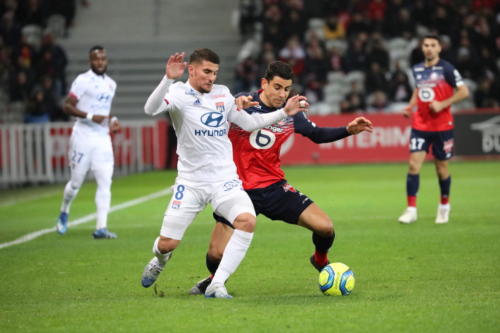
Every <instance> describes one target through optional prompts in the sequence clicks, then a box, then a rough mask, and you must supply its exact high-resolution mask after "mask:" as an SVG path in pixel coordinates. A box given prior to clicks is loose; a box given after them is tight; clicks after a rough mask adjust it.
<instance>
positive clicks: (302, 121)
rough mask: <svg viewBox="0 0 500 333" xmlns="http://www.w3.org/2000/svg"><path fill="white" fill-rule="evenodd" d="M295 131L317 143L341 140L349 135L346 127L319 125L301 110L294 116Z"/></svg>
mask: <svg viewBox="0 0 500 333" xmlns="http://www.w3.org/2000/svg"><path fill="white" fill-rule="evenodd" d="M293 122H294V127H295V133H299V134H301V135H303V136H305V137H307V138H309V139H311V140H312V141H313V142H315V143H325V142H333V141H337V140H341V139H343V138H345V137H347V136H349V135H350V134H349V132H348V131H347V129H346V128H345V127H318V126H316V124H315V123H313V122H312V121H310V120H309V119H307V118H306V116H305V115H304V114H303V113H302V112H300V113H297V114H296V115H295V116H294V117H293Z"/></svg>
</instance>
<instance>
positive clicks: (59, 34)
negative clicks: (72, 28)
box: [47, 14, 66, 38]
mask: <svg viewBox="0 0 500 333" xmlns="http://www.w3.org/2000/svg"><path fill="white" fill-rule="evenodd" d="M47 30H48V31H49V32H51V33H52V35H53V36H54V37H55V38H63V37H65V35H66V19H65V18H64V16H62V15H59V14H54V15H51V16H50V17H49V18H48V20H47Z"/></svg>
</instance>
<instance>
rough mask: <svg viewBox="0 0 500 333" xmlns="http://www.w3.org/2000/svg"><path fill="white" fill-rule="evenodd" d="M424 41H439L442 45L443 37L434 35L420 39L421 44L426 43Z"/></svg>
mask: <svg viewBox="0 0 500 333" xmlns="http://www.w3.org/2000/svg"><path fill="white" fill-rule="evenodd" d="M424 39H435V40H437V42H438V43H439V45H441V37H439V36H438V35H433V34H429V35H425V36H423V37H422V38H421V39H420V44H422V43H423V42H424Z"/></svg>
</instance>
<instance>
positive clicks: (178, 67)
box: [144, 52, 187, 116]
mask: <svg viewBox="0 0 500 333" xmlns="http://www.w3.org/2000/svg"><path fill="white" fill-rule="evenodd" d="M184 56H185V53H184V52H181V53H174V54H172V55H171V56H170V57H169V58H168V60H167V63H166V64H165V76H163V79H162V80H161V82H160V84H159V85H158V86H157V87H156V88H155V90H153V92H152V93H151V95H149V97H148V99H147V100H146V104H145V105H144V112H145V113H146V114H149V115H151V116H154V115H156V114H158V113H161V112H163V111H166V110H167V109H166V107H165V104H164V103H163V98H164V97H165V95H166V94H167V92H168V89H169V87H170V85H171V84H172V83H173V80H175V79H178V78H180V77H181V76H182V74H184V70H185V69H186V67H187V63H186V62H185V61H184Z"/></svg>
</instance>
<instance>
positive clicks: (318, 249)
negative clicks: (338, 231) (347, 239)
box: [312, 233, 335, 266]
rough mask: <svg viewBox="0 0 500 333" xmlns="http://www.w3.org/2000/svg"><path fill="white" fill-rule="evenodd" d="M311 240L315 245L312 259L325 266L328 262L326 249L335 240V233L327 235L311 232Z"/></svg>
mask: <svg viewBox="0 0 500 333" xmlns="http://www.w3.org/2000/svg"><path fill="white" fill-rule="evenodd" d="M312 240H313V243H314V246H315V251H314V261H315V262H316V263H317V264H319V265H322V266H326V265H327V264H328V250H329V249H330V248H331V247H332V244H333V241H334V240H335V233H333V234H332V235H331V236H327V237H322V236H320V235H318V234H316V233H313V235H312Z"/></svg>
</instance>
